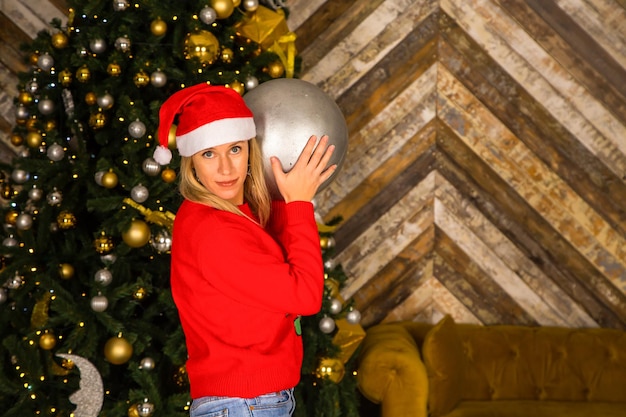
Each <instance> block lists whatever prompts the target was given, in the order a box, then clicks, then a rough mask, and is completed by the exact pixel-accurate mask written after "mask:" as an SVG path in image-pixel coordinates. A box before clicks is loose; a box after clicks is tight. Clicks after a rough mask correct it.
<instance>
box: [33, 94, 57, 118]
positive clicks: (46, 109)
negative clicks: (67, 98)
mask: <svg viewBox="0 0 626 417" xmlns="http://www.w3.org/2000/svg"><path fill="white" fill-rule="evenodd" d="M37 109H38V110H39V112H40V113H41V114H43V115H45V116H48V115H50V114H52V113H54V101H52V100H50V99H49V98H46V99H43V100H39V103H37Z"/></svg>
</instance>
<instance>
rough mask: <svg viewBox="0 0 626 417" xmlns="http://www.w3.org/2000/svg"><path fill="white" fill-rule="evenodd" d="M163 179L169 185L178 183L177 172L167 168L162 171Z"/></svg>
mask: <svg viewBox="0 0 626 417" xmlns="http://www.w3.org/2000/svg"><path fill="white" fill-rule="evenodd" d="M161 179H162V180H163V181H164V182H166V183H168V184H171V183H173V182H174V181H176V171H174V170H173V169H172V168H165V169H164V170H163V171H161Z"/></svg>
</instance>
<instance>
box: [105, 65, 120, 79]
mask: <svg viewBox="0 0 626 417" xmlns="http://www.w3.org/2000/svg"><path fill="white" fill-rule="evenodd" d="M107 74H109V75H110V76H111V77H119V76H120V75H122V67H121V66H120V64H118V63H117V62H111V63H110V64H109V65H107Z"/></svg>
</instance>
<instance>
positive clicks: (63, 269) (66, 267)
mask: <svg viewBox="0 0 626 417" xmlns="http://www.w3.org/2000/svg"><path fill="white" fill-rule="evenodd" d="M59 276H60V277H61V278H62V279H71V278H73V277H74V266H73V265H72V264H67V263H65V264H61V265H59Z"/></svg>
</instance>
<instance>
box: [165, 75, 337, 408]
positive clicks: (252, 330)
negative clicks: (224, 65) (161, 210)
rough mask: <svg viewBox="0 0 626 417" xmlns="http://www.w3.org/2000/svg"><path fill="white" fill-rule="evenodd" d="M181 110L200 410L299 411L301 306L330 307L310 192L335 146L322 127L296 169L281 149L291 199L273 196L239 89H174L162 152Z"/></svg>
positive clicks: (185, 317) (178, 230)
mask: <svg viewBox="0 0 626 417" xmlns="http://www.w3.org/2000/svg"><path fill="white" fill-rule="evenodd" d="M176 116H178V125H177V132H176V143H177V148H178V150H179V153H180V154H181V169H180V191H181V193H182V195H183V197H184V198H185V200H184V202H183V203H182V205H181V207H180V208H179V210H178V212H177V215H176V220H175V222H174V230H173V240H172V268H171V283H172V294H173V297H174V301H175V304H176V306H177V309H178V311H179V315H180V319H181V323H182V327H183V331H184V333H185V338H186V344H187V350H188V361H187V373H188V375H189V382H190V387H191V396H192V398H193V403H192V406H191V411H190V416H191V417H201V416H202V417H208V416H211V417H215V416H226V415H228V416H229V417H239V416H259V417H261V416H263V417H278V416H290V415H291V414H292V412H293V409H294V407H295V402H294V400H293V388H294V386H295V385H296V384H297V383H298V381H299V379H300V367H301V364H302V340H301V336H300V331H299V319H298V317H299V316H300V315H312V314H316V313H317V312H318V311H319V310H320V308H321V300H322V294H323V287H324V282H323V280H324V278H323V274H324V268H323V264H322V257H321V250H320V246H319V235H318V233H317V225H316V222H315V219H314V211H313V205H312V204H311V200H312V199H313V197H314V196H315V193H316V192H317V189H318V187H319V186H320V185H321V184H322V183H323V182H324V181H325V180H326V179H328V178H329V177H330V176H331V175H332V173H333V172H334V170H335V169H336V166H335V165H333V166H331V167H329V168H328V169H327V168H326V165H327V164H328V162H329V160H330V157H331V154H332V152H333V149H334V147H333V146H328V138H327V137H322V138H321V139H320V141H319V144H317V139H316V138H315V137H314V136H312V137H311V138H310V139H309V141H308V143H307V144H306V146H305V148H304V150H303V151H302V154H301V155H300V158H299V159H298V161H297V162H296V163H295V165H294V166H293V168H292V169H291V170H290V171H289V172H288V173H284V172H283V170H282V166H281V163H280V161H279V160H278V159H277V158H275V157H272V158H271V159H270V160H271V167H272V172H273V175H274V178H275V180H276V184H277V187H278V189H279V191H280V193H281V195H282V197H283V199H284V201H271V199H270V196H269V193H268V190H267V187H266V183H265V179H264V176H263V173H264V171H263V160H262V155H261V149H260V146H259V144H258V143H257V141H256V139H255V135H256V131H255V128H254V120H253V117H252V113H251V111H250V110H249V109H248V108H247V107H246V105H245V102H244V101H243V99H242V98H241V97H240V96H239V94H237V93H236V92H234V91H233V90H231V89H228V88H224V87H217V86H208V85H206V84H200V85H197V86H194V87H189V88H186V89H183V90H181V91H179V92H177V93H175V94H174V95H172V97H170V98H169V99H168V100H167V101H166V102H165V103H164V104H163V106H162V107H161V111H160V114H159V117H160V125H159V137H160V138H161V146H160V147H159V148H158V149H157V151H155V159H157V160H158V161H159V162H160V163H167V162H168V158H170V157H171V154H169V155H168V154H167V152H168V151H167V150H166V147H167V135H168V132H169V128H170V126H171V124H172V123H173V122H174V118H175V117H176ZM316 144H317V146H316ZM164 154H165V158H163V156H164Z"/></svg>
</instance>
